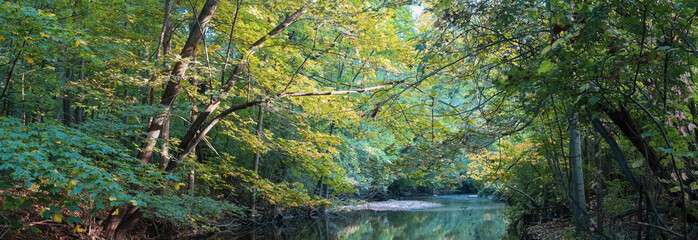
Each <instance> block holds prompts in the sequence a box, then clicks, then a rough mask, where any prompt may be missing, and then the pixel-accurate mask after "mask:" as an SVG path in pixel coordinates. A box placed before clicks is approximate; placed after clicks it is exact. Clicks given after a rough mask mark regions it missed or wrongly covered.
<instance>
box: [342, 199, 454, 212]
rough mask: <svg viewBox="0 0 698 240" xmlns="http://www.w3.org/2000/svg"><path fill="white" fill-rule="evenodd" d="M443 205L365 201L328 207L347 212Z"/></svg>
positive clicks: (402, 209) (420, 202)
mask: <svg viewBox="0 0 698 240" xmlns="http://www.w3.org/2000/svg"><path fill="white" fill-rule="evenodd" d="M441 206H443V205H441V204H438V203H433V202H425V201H397V200H389V201H379V202H367V203H362V204H355V205H344V206H339V207H335V208H333V209H330V210H329V211H331V212H342V211H345V212H349V211H357V210H373V211H410V210H417V209H426V208H435V207H441Z"/></svg>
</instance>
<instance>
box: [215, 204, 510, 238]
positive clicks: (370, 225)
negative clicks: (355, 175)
mask: <svg viewBox="0 0 698 240" xmlns="http://www.w3.org/2000/svg"><path fill="white" fill-rule="evenodd" d="M417 199H418V200H423V201H431V202H438V203H441V204H443V205H444V206H443V207H438V208H432V209H423V210H415V211H403V212H373V211H357V212H352V213H347V214H344V215H341V216H340V217H331V218H319V219H316V220H315V221H287V222H286V223H284V225H282V226H276V227H267V228H264V229H258V230H257V231H255V232H250V233H247V234H246V235H244V236H237V237H227V238H225V239H272V240H276V239H289V240H308V239H313V240H325V239H376V240H384V239H500V238H501V237H502V236H504V234H505V232H506V227H507V224H508V221H507V220H506V219H505V217H504V214H503V211H504V210H505V205H504V204H503V203H498V202H494V201H492V200H488V199H481V198H468V196H467V195H450V196H440V197H425V198H417ZM463 207H465V208H463Z"/></svg>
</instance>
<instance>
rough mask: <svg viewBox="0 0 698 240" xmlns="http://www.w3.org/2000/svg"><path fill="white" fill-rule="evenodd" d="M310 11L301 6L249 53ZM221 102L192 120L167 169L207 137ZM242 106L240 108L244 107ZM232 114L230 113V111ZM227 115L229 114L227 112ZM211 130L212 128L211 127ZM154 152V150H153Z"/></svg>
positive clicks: (238, 73)
mask: <svg viewBox="0 0 698 240" xmlns="http://www.w3.org/2000/svg"><path fill="white" fill-rule="evenodd" d="M307 12H308V9H307V8H305V7H301V8H300V9H298V10H297V11H296V12H295V13H293V14H291V15H289V16H288V17H286V19H284V21H283V22H281V23H280V24H279V25H277V26H276V27H275V28H274V29H272V30H271V31H270V32H269V33H267V35H265V36H263V37H261V38H260V39H259V40H257V41H256V42H254V43H253V44H252V46H250V48H249V50H248V55H252V54H254V53H255V52H256V51H257V50H258V49H259V48H261V47H262V46H264V43H266V41H267V39H269V38H273V37H276V36H278V35H279V34H281V32H283V31H284V30H286V29H287V28H288V27H289V26H291V24H293V23H294V22H296V21H297V20H298V19H299V18H300V17H301V16H303V15H305V13H307ZM241 60H242V63H240V64H237V65H236V66H235V68H234V70H233V72H232V74H231V75H230V77H229V78H228V80H227V81H226V82H225V84H224V85H223V86H222V87H221V92H223V93H226V92H228V91H230V89H231V88H232V87H233V85H235V83H236V82H238V81H239V80H240V79H241V78H242V76H243V73H244V71H243V70H244V68H245V66H244V65H245V61H244V58H243V59H241ZM220 103H221V99H220V98H215V99H213V100H212V101H211V102H210V103H209V104H208V105H207V106H206V109H205V110H204V111H203V112H201V113H199V115H198V116H197V117H196V119H195V120H194V121H193V122H192V124H191V125H190V126H189V128H188V129H187V132H186V133H185V134H184V137H182V140H181V141H180V144H179V147H178V148H177V154H175V155H176V156H177V157H176V158H173V159H172V162H171V163H170V164H169V165H168V166H167V171H170V172H171V171H174V170H175V169H176V167H177V165H178V162H180V161H181V160H184V159H185V158H186V157H187V156H188V155H189V154H191V153H192V151H193V150H194V149H195V148H196V145H197V144H199V142H200V141H201V140H202V139H203V138H204V137H206V133H207V132H208V130H206V129H204V128H205V127H213V125H215V124H216V123H218V121H220V119H218V120H216V119H213V120H212V122H211V123H209V124H207V125H206V124H205V123H206V121H207V120H208V119H209V117H211V114H213V112H214V111H215V110H216V109H217V108H218V106H219V105H220ZM260 103H261V102H260V101H253V102H250V103H247V104H245V105H247V106H246V107H244V108H247V107H252V106H255V105H257V104H260ZM244 108H240V109H244ZM228 114H230V113H228ZM226 115H227V114H226ZM209 130H210V129H209ZM151 152H152V151H151Z"/></svg>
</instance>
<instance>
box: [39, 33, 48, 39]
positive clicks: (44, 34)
mask: <svg viewBox="0 0 698 240" xmlns="http://www.w3.org/2000/svg"><path fill="white" fill-rule="evenodd" d="M39 35H41V37H42V38H50V37H51V35H48V34H46V33H39Z"/></svg>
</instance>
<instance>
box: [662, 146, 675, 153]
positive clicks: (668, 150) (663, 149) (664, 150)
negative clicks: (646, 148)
mask: <svg viewBox="0 0 698 240" xmlns="http://www.w3.org/2000/svg"><path fill="white" fill-rule="evenodd" d="M658 149H659V150H661V151H662V152H665V153H667V154H671V152H673V151H674V149H671V148H663V147H658Z"/></svg>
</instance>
